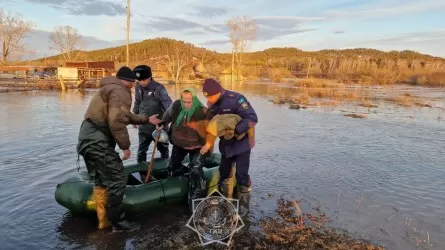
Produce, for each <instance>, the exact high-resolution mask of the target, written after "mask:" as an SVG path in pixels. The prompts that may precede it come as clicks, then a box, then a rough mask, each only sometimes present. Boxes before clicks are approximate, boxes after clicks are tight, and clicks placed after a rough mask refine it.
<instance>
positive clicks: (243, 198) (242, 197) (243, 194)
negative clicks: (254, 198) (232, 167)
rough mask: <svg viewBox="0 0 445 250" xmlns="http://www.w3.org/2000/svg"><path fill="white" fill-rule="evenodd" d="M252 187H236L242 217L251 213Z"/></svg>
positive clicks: (239, 211) (239, 212)
mask: <svg viewBox="0 0 445 250" xmlns="http://www.w3.org/2000/svg"><path fill="white" fill-rule="evenodd" d="M251 190H252V188H251V187H246V186H238V187H237V188H236V197H237V198H238V200H239V203H238V214H239V216H241V217H245V216H246V215H248V214H249V207H250V192H251Z"/></svg>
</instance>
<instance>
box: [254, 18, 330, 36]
mask: <svg viewBox="0 0 445 250" xmlns="http://www.w3.org/2000/svg"><path fill="white" fill-rule="evenodd" d="M253 19H254V20H255V22H256V23H257V24H258V30H257V37H256V40H257V41H268V40H272V39H275V38H278V37H281V36H285V35H292V34H298V33H303V32H309V31H314V30H317V29H314V28H304V27H303V26H304V24H307V23H311V22H318V21H322V20H324V18H323V17H297V16H256V17H254V18H253Z"/></svg>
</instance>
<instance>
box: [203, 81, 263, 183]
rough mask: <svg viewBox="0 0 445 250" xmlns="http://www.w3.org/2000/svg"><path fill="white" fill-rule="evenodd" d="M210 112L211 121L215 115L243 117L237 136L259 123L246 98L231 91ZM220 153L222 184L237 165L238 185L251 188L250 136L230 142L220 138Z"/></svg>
mask: <svg viewBox="0 0 445 250" xmlns="http://www.w3.org/2000/svg"><path fill="white" fill-rule="evenodd" d="M209 112H210V119H211V118H213V116H215V115H221V114H237V115H239V116H241V118H242V120H241V121H240V122H239V123H238V124H237V125H236V127H235V134H236V135H240V134H243V133H247V130H248V129H249V128H250V127H253V126H255V124H256V123H257V122H258V117H257V114H256V112H255V110H254V109H253V108H252V106H251V105H250V103H249V102H248V101H247V99H246V97H244V96H243V95H241V94H239V93H236V92H233V91H230V90H225V92H224V93H223V94H222V95H221V97H220V99H219V100H218V102H216V103H215V104H212V105H211V106H210V108H209ZM219 151H220V153H221V156H222V158H221V166H220V182H223V181H224V180H225V179H227V178H230V177H231V176H230V172H231V169H232V164H233V163H236V180H237V183H238V185H240V186H244V187H250V186H251V181H250V176H249V166H250V152H251V148H250V144H249V138H248V136H244V137H243V138H242V139H240V140H237V139H236V138H235V137H233V138H232V139H230V140H225V139H224V137H220V141H219Z"/></svg>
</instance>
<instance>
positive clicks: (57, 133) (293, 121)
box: [0, 84, 445, 249]
mask: <svg viewBox="0 0 445 250" xmlns="http://www.w3.org/2000/svg"><path fill="white" fill-rule="evenodd" d="M235 90H241V91H242V92H243V93H244V94H245V95H246V96H247V98H248V99H249V101H250V102H251V104H252V105H253V106H254V108H255V109H256V111H257V113H258V116H259V123H258V125H257V133H256V135H257V138H256V147H255V148H254V150H253V152H252V158H251V164H252V165H251V170H250V173H251V178H252V181H253V185H254V186H253V193H252V204H253V205H252V214H253V216H254V217H255V218H257V219H258V218H261V216H265V215H268V214H272V213H273V211H274V209H275V200H276V199H277V198H278V197H280V195H284V197H285V198H289V199H298V200H301V203H302V209H303V212H309V211H310V209H311V207H313V206H319V207H321V209H322V211H324V212H325V213H326V214H327V215H328V218H329V219H330V224H329V225H331V226H333V227H338V228H341V229H345V230H347V231H349V232H350V233H351V234H353V235H355V236H357V237H361V238H364V239H368V240H372V241H373V242H375V243H377V244H382V245H383V246H385V247H386V248H387V249H416V246H417V244H423V245H425V244H426V243H429V244H430V245H431V246H430V247H431V249H445V237H444V235H445V213H444V207H445V181H444V180H445V121H441V120H440V117H444V112H443V109H440V108H417V109H413V110H405V109H402V108H398V107H395V106H390V105H388V106H380V107H379V108H378V109H377V110H378V111H375V112H372V111H371V112H370V114H369V116H368V118H367V119H353V118H349V117H345V116H343V114H344V113H345V112H354V111H357V109H359V108H357V107H353V106H348V105H345V106H344V107H340V108H339V107H336V108H335V109H334V108H329V107H324V108H323V107H322V108H315V107H314V108H308V109H305V110H291V109H288V107H287V106H285V105H275V104H272V103H271V102H269V99H270V98H271V96H269V94H279V95H289V94H292V91H293V90H291V89H290V88H281V87H277V86H270V85H266V84H246V85H243V86H235ZM168 91H169V92H170V93H171V96H172V97H173V98H176V97H177V95H176V93H175V90H174V88H173V87H171V86H168ZM429 91H431V90H429ZM94 92H95V90H91V91H85V92H84V93H83V94H82V93H79V92H78V91H68V92H67V93H65V94H61V93H60V92H57V91H56V92H39V91H35V92H17V93H2V94H0V113H1V119H0V171H1V174H0V190H1V191H0V225H1V226H0V243H1V245H0V249H67V248H68V249H73V248H76V249H77V248H81V249H105V248H107V247H108V248H110V249H111V248H112V249H133V248H135V246H134V243H135V242H137V241H138V240H139V239H140V238H141V237H142V236H141V235H144V234H146V233H147V232H150V235H152V236H153V237H165V235H156V230H155V232H153V228H159V227H162V226H163V225H166V224H169V223H183V224H184V230H189V229H187V228H186V227H185V224H186V223H187V219H188V217H187V216H188V215H187V214H186V212H185V208H184V207H175V208H172V209H170V210H168V211H160V212H159V213H158V214H156V215H144V216H140V218H139V221H140V222H141V223H142V224H143V225H142V230H140V232H137V233H133V234H119V235H117V236H115V235H114V236H113V237H111V236H109V235H106V234H104V233H98V232H97V230H96V221H95V219H94V218H82V217H80V218H79V217H75V216H73V215H71V213H70V212H69V211H67V210H66V209H65V208H63V207H61V206H59V205H58V204H57V203H56V201H55V200H54V191H55V188H56V185H57V183H59V182H62V181H63V180H64V179H65V178H67V177H68V176H70V175H72V174H73V173H75V172H76V171H77V169H76V160H77V155H76V143H77V136H78V130H79V126H80V123H81V120H82V117H83V114H84V111H85V109H86V107H87V105H88V102H89V100H90V99H91V96H92V95H93V94H94ZM443 96H444V95H443V90H436V91H433V98H434V101H435V103H436V104H435V105H436V106H437V107H445V106H443V105H444V103H445V98H444V97H443ZM441 105H442V106H441ZM362 109H363V110H361V111H363V112H364V111H366V110H368V109H366V108H362ZM407 117H408V118H407ZM128 128H129V132H130V136H131V141H132V146H131V151H132V158H131V159H130V160H129V161H128V162H129V163H130V162H131V163H133V162H135V155H136V152H137V141H138V137H137V130H136V129H133V128H132V127H131V126H129V127H128ZM216 150H217V149H216ZM150 152H151V148H150ZM157 154H158V153H157ZM81 167H82V169H83V170H85V167H84V164H83V161H82V160H81ZM178 221H179V222H178ZM419 241H420V242H421V243H419ZM111 246H112V247H111Z"/></svg>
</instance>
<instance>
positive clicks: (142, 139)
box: [133, 80, 172, 162]
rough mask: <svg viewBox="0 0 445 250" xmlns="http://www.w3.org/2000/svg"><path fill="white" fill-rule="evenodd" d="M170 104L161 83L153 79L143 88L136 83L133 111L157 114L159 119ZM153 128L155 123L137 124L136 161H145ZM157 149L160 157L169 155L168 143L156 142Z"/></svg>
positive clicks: (151, 139) (170, 101) (154, 128)
mask: <svg viewBox="0 0 445 250" xmlns="http://www.w3.org/2000/svg"><path fill="white" fill-rule="evenodd" d="M171 104H172V100H171V98H170V97H169V95H168V93H167V90H166V89H165V87H164V86H163V85H162V84H160V83H158V82H156V81H154V80H153V81H152V82H151V83H149V84H148V86H147V87H145V88H144V87H142V86H141V85H140V84H137V85H136V87H135V100H134V107H133V113H135V114H144V115H147V116H152V115H155V114H159V116H158V118H159V119H161V118H162V116H163V114H164V112H165V110H166V109H167V108H168V107H170V105H171ZM155 130H156V125H153V124H144V125H142V126H139V147H138V156H137V161H138V162H145V161H147V151H148V148H149V147H150V144H151V142H152V141H153V140H154V139H153V136H152V133H153V132H154V131H155ZM157 149H158V151H159V152H160V153H161V155H162V158H168V157H169V150H168V144H164V143H158V145H157Z"/></svg>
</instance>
